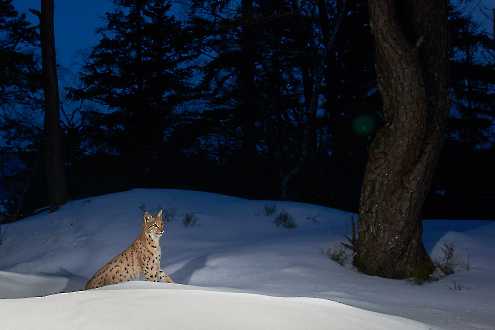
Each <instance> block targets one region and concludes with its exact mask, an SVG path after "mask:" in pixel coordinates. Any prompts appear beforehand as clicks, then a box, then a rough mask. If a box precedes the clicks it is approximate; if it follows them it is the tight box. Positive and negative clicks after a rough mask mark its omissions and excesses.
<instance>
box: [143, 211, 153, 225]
mask: <svg viewBox="0 0 495 330" xmlns="http://www.w3.org/2000/svg"><path fill="white" fill-rule="evenodd" d="M143 220H144V222H145V223H146V222H148V221H150V220H151V214H149V213H148V211H145V212H144V215H143Z"/></svg>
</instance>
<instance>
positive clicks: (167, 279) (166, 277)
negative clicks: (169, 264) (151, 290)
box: [160, 270, 174, 283]
mask: <svg viewBox="0 0 495 330" xmlns="http://www.w3.org/2000/svg"><path fill="white" fill-rule="evenodd" d="M160 282H165V283H174V280H172V278H171V277H170V275H168V274H167V273H165V272H164V271H163V270H160Z"/></svg>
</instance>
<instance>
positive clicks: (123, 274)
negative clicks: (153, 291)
mask: <svg viewBox="0 0 495 330" xmlns="http://www.w3.org/2000/svg"><path fill="white" fill-rule="evenodd" d="M162 213H163V212H162V210H160V211H159V212H158V213H157V214H156V215H155V216H153V215H151V214H149V213H148V212H145V213H144V217H143V231H142V232H141V234H140V235H139V236H138V238H136V240H135V241H134V242H133V243H132V244H131V245H130V246H129V247H128V248H127V249H126V250H125V251H124V252H122V253H121V254H119V255H118V256H116V257H114V258H113V259H112V260H110V261H109V262H108V263H107V264H105V265H104V266H103V267H102V268H100V269H99V270H98V271H97V272H96V274H95V275H94V276H93V277H92V278H91V279H90V280H89V281H88V283H86V286H85V289H86V290H87V289H94V288H98V287H101V286H104V285H109V284H116V283H121V282H126V281H130V280H137V279H140V278H144V279H145V280H147V281H154V282H159V281H160V282H167V283H173V280H172V278H171V277H170V276H169V275H167V274H166V273H165V272H163V271H162V270H160V238H161V236H162V235H163V231H164V228H165V224H164V221H163V214H162Z"/></svg>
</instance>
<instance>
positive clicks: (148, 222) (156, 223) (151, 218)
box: [143, 210, 165, 238]
mask: <svg viewBox="0 0 495 330" xmlns="http://www.w3.org/2000/svg"><path fill="white" fill-rule="evenodd" d="M143 225H144V232H145V234H146V235H151V236H152V237H153V238H160V237H161V236H162V235H163V231H164V230H165V222H164V221H163V210H160V211H158V213H157V214H156V215H152V214H150V213H148V212H144V216H143Z"/></svg>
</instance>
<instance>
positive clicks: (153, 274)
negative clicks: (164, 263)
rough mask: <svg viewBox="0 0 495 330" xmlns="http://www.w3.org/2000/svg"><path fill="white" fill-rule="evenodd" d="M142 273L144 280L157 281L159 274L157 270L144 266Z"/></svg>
mask: <svg viewBox="0 0 495 330" xmlns="http://www.w3.org/2000/svg"><path fill="white" fill-rule="evenodd" d="M143 275H144V279H145V280H146V281H151V282H159V280H160V274H159V273H158V272H157V271H153V270H150V269H146V268H145V269H144V271H143Z"/></svg>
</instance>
